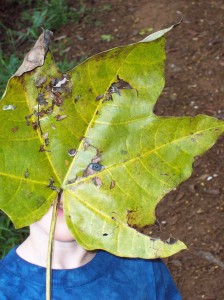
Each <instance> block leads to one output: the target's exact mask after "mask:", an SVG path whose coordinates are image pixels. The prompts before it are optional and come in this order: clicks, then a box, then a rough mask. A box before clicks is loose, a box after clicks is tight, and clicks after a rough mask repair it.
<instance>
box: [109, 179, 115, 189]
mask: <svg viewBox="0 0 224 300" xmlns="http://www.w3.org/2000/svg"><path fill="white" fill-rule="evenodd" d="M114 187H115V180H112V181H111V183H110V189H113V188H114Z"/></svg>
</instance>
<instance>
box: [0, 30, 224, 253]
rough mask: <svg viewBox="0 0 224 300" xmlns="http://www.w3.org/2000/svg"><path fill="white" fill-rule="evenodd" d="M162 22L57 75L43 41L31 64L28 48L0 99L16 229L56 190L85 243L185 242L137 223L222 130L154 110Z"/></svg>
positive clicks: (146, 247) (6, 185)
mask: <svg viewBox="0 0 224 300" xmlns="http://www.w3.org/2000/svg"><path fill="white" fill-rule="evenodd" d="M168 30H169V29H168ZM168 30H164V31H160V32H158V33H156V34H153V35H151V36H149V37H148V38H147V39H145V40H144V41H142V42H139V43H136V44H132V45H128V46H125V47H119V48H115V49H112V50H110V51H107V52H103V53H100V54H97V55H95V56H93V57H92V58H90V59H88V60H87V61H85V62H84V63H82V64H81V65H79V66H78V67H76V68H74V69H72V70H71V71H69V72H68V73H67V74H64V75H62V74H61V73H60V72H59V70H57V68H56V66H55V64H54V62H53V60H52V56H51V53H50V52H49V51H48V50H47V46H46V44H43V45H44V47H42V48H41V49H42V50H43V49H44V51H43V53H42V52H41V53H39V52H40V47H39V46H38V47H36V48H38V51H39V52H38V53H39V54H40V55H39V56H40V57H41V58H43V57H45V60H44V61H43V62H42V60H41V59H38V61H36V60H34V62H35V64H33V65H32V64H31V65H30V61H32V59H28V58H29V57H31V58H32V57H35V55H33V52H32V50H31V54H32V55H31V54H29V55H28V56H27V57H28V58H26V59H25V62H24V64H23V66H22V67H21V68H20V69H19V70H18V72H17V73H16V74H15V76H13V77H12V78H11V79H10V81H9V83H8V86H7V90H6V93H5V95H4V97H3V99H2V101H1V103H0V120H1V127H0V145H1V146H0V161H1V164H0V185H1V194H0V208H1V209H2V210H4V211H5V212H6V213H7V214H8V215H9V216H10V218H11V219H12V221H13V222H14V224H15V226H16V227H22V226H25V225H28V224H30V223H32V222H34V221H36V220H38V219H40V218H41V217H42V216H43V214H44V213H46V211H47V210H48V209H49V207H50V205H51V203H52V201H53V200H54V199H55V198H56V196H57V193H58V192H59V191H60V192H61V191H62V190H63V197H64V198H63V199H64V210H65V214H66V219H67V224H68V226H69V228H70V229H71V231H72V233H73V234H74V237H75V239H76V240H77V241H78V243H79V244H80V245H81V246H83V247H84V248H86V249H88V250H93V249H105V250H107V251H109V252H112V253H114V254H116V255H120V256H127V257H143V258H155V257H166V256H169V255H172V254H174V253H176V252H178V251H180V250H181V249H184V248H186V246H185V245H184V244H183V243H182V242H180V241H175V240H167V241H161V240H160V239H155V238H151V237H148V236H146V235H143V234H141V233H139V232H138V231H137V230H136V228H140V227H143V226H145V225H150V224H153V223H154V222H155V219H156V217H155V207H156V205H157V203H158V202H159V201H160V200H161V199H162V198H163V196H164V195H166V194H167V193H168V192H169V191H171V190H172V189H173V188H175V187H176V186H177V185H178V184H179V183H181V182H182V181H183V180H186V179H187V178H188V177H189V176H190V175H191V172H192V163H193V161H194V157H195V156H198V155H201V154H202V153H203V152H204V151H206V150H207V149H209V148H210V147H211V146H212V145H213V144H214V143H215V141H216V140H217V138H218V136H219V135H220V134H221V133H222V132H223V131H224V125H223V122H222V121H220V120H216V119H214V118H211V117H208V116H202V115H199V116H196V117H194V118H193V117H181V118H176V117H160V116H156V115H154V113H153V107H154V105H155V102H156V100H157V99H158V97H159V95H160V93H161V91H162V89H163V86H164V61H165V52H164V37H163V34H164V33H165V32H166V31H168ZM45 33H46V32H45ZM39 41H40V40H39ZM41 41H42V43H43V35H42V40H41ZM44 42H46V39H45V38H44ZM36 48H35V47H34V49H33V51H34V54H35V51H36ZM45 54H46V56H45ZM39 56H38V57H39ZM43 63H44V64H43ZM42 64H43V66H42ZM55 78H56V79H57V80H55ZM58 81H59V82H58ZM52 102H53V105H52Z"/></svg>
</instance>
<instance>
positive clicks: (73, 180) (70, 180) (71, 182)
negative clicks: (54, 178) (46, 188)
mask: <svg viewBox="0 0 224 300" xmlns="http://www.w3.org/2000/svg"><path fill="white" fill-rule="evenodd" d="M76 180H77V176H75V177H74V178H72V179H68V180H67V182H66V183H67V184H73V183H75V182H76Z"/></svg>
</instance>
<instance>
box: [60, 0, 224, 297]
mask: <svg viewBox="0 0 224 300" xmlns="http://www.w3.org/2000/svg"><path fill="white" fill-rule="evenodd" d="M71 2H73V1H71ZM108 2H109V1H105V0H98V1H88V3H89V4H88V6H89V7H93V6H94V7H95V8H96V13H95V14H94V15H93V14H91V15H90V16H88V14H86V15H84V16H83V19H82V20H81V21H80V22H79V24H70V25H67V26H64V27H63V28H59V29H58V31H57V32H55V37H56V40H57V39H60V38H61V37H62V38H63V39H64V46H65V49H66V53H64V55H67V56H68V57H69V58H70V59H74V58H75V59H76V60H80V58H81V57H83V55H85V56H90V55H93V54H95V53H97V52H99V51H103V50H106V49H109V48H112V47H115V46H120V45H123V44H127V43H132V42H135V41H138V40H140V39H142V38H143V37H144V36H145V35H147V32H146V28H153V31H155V30H159V29H162V28H165V27H168V26H169V25H171V24H174V23H177V22H178V21H179V20H180V18H181V14H180V12H181V13H182V16H183V21H182V23H181V25H179V26H178V27H176V28H175V29H174V30H172V31H171V32H170V33H168V34H167V46H166V49H167V66H166V87H165V89H164V91H163V94H162V95H161V97H160V99H159V101H158V103H157V105H156V108H155V112H156V113H157V114H158V115H172V116H174V115H175V116H180V115H196V114H199V113H205V114H208V115H212V116H215V117H217V118H222V119H223V117H224V101H223V91H224V87H223V75H224V73H223V67H224V40H223V36H224V24H223V22H224V21H223V20H224V18H223V15H224V3H223V1H222V0H220V1H218V0H216V1H208V0H197V1H189V0H176V1H168V0H161V1H151V0H138V1H135V0H129V1H121V0H113V1H112V2H111V5H112V8H111V9H110V10H105V9H104V7H105V6H104V5H105V4H107V3H108ZM142 29H145V35H140V31H141V30H142ZM103 34H108V35H111V37H112V40H111V41H108V42H107V41H102V38H101V35H103ZM63 35H65V36H66V37H63ZM55 43H57V41H56V42H55ZM66 47H67V48H66ZM62 55H63V52H62V53H60V58H61V56H62ZM56 58H57V57H56ZM223 141H224V138H220V139H219V141H218V143H217V144H216V145H215V146H214V147H213V148H212V149H211V150H210V151H209V152H207V153H206V154H205V155H204V156H203V157H202V158H198V159H197V160H196V162H195V164H194V167H195V168H194V172H193V176H192V177H191V178H190V179H189V180H188V181H187V182H185V183H183V184H182V185H181V186H179V187H178V188H177V189H176V190H175V191H173V192H172V193H170V194H169V195H168V196H167V197H165V199H164V200H163V201H162V202H161V203H160V204H159V206H158V209H157V216H158V221H159V222H160V226H157V227H158V228H160V230H162V235H164V236H165V237H166V238H167V237H169V236H170V235H172V236H173V237H175V238H178V239H181V240H182V241H184V242H185V243H186V244H187V246H188V248H189V249H188V250H187V251H183V252H181V253H179V254H176V255H174V256H172V257H170V258H168V259H167V260H166V262H167V265H168V267H169V269H170V271H171V273H172V275H173V277H174V279H175V281H176V283H177V286H178V288H179V289H180V291H181V293H182V295H183V298H184V299H186V300H192V299H193V300H197V299H204V300H223V299H224V245H223V241H224V222H223V216H224V201H223V200H224V193H223V192H224V188H223V186H222V184H223V177H222V176H223V173H222V172H223V167H224V164H223V160H222V158H223V152H224V145H223ZM154 229H155V228H154ZM148 230H151V229H148ZM156 230H157V231H158V230H159V229H156ZM158 233H159V232H158Z"/></svg>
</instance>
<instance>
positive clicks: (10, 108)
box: [2, 104, 16, 110]
mask: <svg viewBox="0 0 224 300" xmlns="http://www.w3.org/2000/svg"><path fill="white" fill-rule="evenodd" d="M2 109H3V110H15V109H16V105H12V104H9V105H3V107H2Z"/></svg>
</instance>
